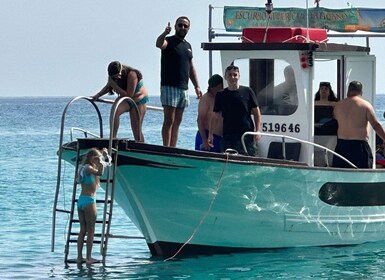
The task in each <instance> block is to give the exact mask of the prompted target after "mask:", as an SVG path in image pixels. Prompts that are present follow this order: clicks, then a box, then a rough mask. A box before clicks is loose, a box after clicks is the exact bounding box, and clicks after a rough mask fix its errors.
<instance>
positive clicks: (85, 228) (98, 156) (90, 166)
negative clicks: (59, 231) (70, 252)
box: [77, 148, 108, 264]
mask: <svg viewBox="0 0 385 280" xmlns="http://www.w3.org/2000/svg"><path fill="white" fill-rule="evenodd" d="M107 156H108V152H107V149H103V151H102V152H100V151H99V150H98V149H96V148H92V149H91V150H90V151H89V152H88V153H87V155H86V156H85V158H84V161H83V164H82V165H81V167H80V168H79V172H78V177H77V181H78V182H79V183H80V184H81V187H82V191H81V193H80V196H79V199H78V202H77V207H78V214H79V223H80V231H79V235H78V242H77V246H78V258H77V262H78V263H82V262H84V261H85V262H86V263H87V264H93V263H96V262H99V261H98V260H96V259H94V258H92V257H91V252H92V245H93V242H94V234H95V223H96V189H97V188H98V187H99V183H100V178H99V176H102V175H103V172H104V164H103V163H104V160H103V158H104V157H107ZM86 233H87V254H86V258H85V259H84V258H83V244H84V238H85V235H86Z"/></svg>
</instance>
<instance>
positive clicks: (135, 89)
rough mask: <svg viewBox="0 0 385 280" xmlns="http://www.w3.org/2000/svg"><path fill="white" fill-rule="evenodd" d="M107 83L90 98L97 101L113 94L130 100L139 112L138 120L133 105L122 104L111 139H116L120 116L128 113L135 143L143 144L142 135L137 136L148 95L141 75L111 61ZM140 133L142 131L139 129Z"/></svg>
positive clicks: (130, 68) (137, 71) (135, 70)
mask: <svg viewBox="0 0 385 280" xmlns="http://www.w3.org/2000/svg"><path fill="white" fill-rule="evenodd" d="M107 71H108V81H107V84H106V85H105V86H104V87H103V88H102V89H101V90H100V91H99V92H98V93H97V94H95V95H94V96H93V97H92V98H93V99H98V98H100V97H101V96H103V95H105V94H107V93H109V94H113V93H114V92H115V93H117V94H118V95H119V97H118V98H121V97H130V98H132V99H133V100H134V101H135V103H136V105H137V107H138V110H139V115H140V119H139V120H138V118H137V116H136V112H135V111H134V110H132V108H133V104H131V103H129V102H123V103H121V104H120V105H119V107H118V109H117V111H116V118H115V122H114V127H113V137H116V135H117V132H118V128H119V119H120V115H121V114H123V113H125V112H130V119H131V129H132V133H133V134H134V138H135V140H136V141H139V142H144V137H143V133H141V135H139V133H138V131H139V127H140V128H141V126H142V123H143V119H144V115H145V113H146V109H147V105H146V104H147V102H148V94H147V89H146V87H145V86H144V85H143V77H142V73H141V72H140V71H139V70H137V69H134V68H132V67H130V66H126V65H123V64H121V63H120V62H119V61H113V62H111V63H110V64H109V65H108V69H107ZM140 131H142V130H141V129H140Z"/></svg>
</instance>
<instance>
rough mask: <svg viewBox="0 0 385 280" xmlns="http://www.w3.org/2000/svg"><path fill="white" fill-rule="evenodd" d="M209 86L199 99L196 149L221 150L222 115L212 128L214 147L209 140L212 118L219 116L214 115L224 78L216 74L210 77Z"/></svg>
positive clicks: (218, 151)
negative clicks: (217, 95)
mask: <svg viewBox="0 0 385 280" xmlns="http://www.w3.org/2000/svg"><path fill="white" fill-rule="evenodd" d="M208 84H209V87H208V89H207V92H206V93H205V94H203V96H202V98H201V99H200V100H199V105H198V120H197V122H198V132H197V135H196V137H195V150H204V151H210V152H217V153H220V152H221V144H222V117H221V116H219V118H220V119H219V120H218V121H216V122H215V124H216V126H215V127H213V128H212V130H213V137H214V139H213V145H214V146H213V147H210V145H209V141H208V136H209V135H208V134H209V126H210V122H211V118H213V117H217V116H216V115H214V112H213V108H214V101H215V95H216V94H217V92H218V91H221V90H223V78H222V77H221V76H220V75H218V74H215V75H213V76H211V77H210V79H209V81H208Z"/></svg>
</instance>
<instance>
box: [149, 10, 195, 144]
mask: <svg viewBox="0 0 385 280" xmlns="http://www.w3.org/2000/svg"><path fill="white" fill-rule="evenodd" d="M189 28H190V20H189V19H188V18H187V17H185V16H181V17H179V18H178V19H177V20H176V22H175V35H173V36H168V37H166V36H167V35H168V34H170V32H171V26H170V22H169V23H168V25H167V27H166V29H165V30H164V32H163V33H162V34H160V35H159V37H158V38H157V40H156V46H157V47H158V48H160V49H161V50H162V57H161V93H160V94H161V95H160V100H161V102H162V106H163V112H164V120H163V126H162V139H163V145H164V146H171V147H175V146H176V143H177V140H178V131H179V126H180V123H181V122H182V116H183V112H184V108H185V107H187V106H188V104H189V97H188V93H187V90H188V82H189V79H191V82H192V83H193V85H194V88H195V93H196V95H197V97H198V98H200V97H201V96H202V92H201V89H200V87H199V83H198V77H197V74H196V71H195V67H194V65H193V62H192V58H193V55H192V48H191V45H190V43H189V42H187V41H186V40H185V39H184V38H185V36H186V35H187V33H188V30H189Z"/></svg>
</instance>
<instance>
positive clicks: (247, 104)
mask: <svg viewBox="0 0 385 280" xmlns="http://www.w3.org/2000/svg"><path fill="white" fill-rule="evenodd" d="M255 107H258V101H257V97H256V95H255V93H254V91H253V90H252V89H251V88H249V87H244V86H240V87H239V89H238V90H235V91H231V90H229V89H228V88H226V89H224V90H223V91H220V92H218V93H217V94H216V96H215V103H214V112H222V117H223V136H224V137H225V136H226V135H239V136H240V135H242V134H243V133H244V132H246V131H254V123H253V120H252V118H251V112H252V108H255Z"/></svg>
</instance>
